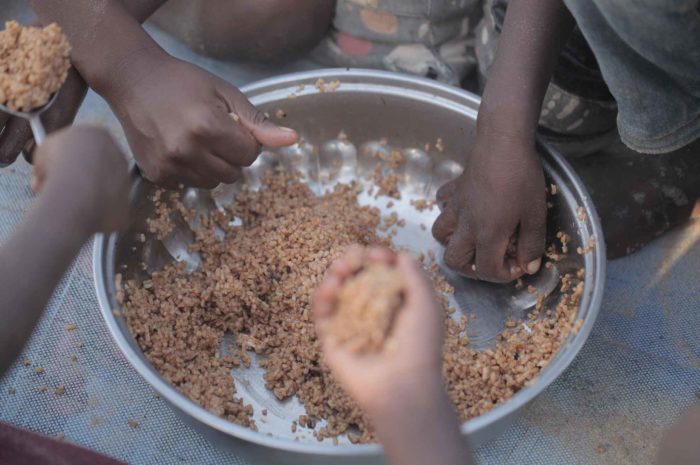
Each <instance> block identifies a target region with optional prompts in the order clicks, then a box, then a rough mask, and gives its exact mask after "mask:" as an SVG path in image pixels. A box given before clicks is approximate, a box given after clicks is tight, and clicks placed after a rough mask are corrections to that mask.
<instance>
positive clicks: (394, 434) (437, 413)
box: [372, 377, 473, 465]
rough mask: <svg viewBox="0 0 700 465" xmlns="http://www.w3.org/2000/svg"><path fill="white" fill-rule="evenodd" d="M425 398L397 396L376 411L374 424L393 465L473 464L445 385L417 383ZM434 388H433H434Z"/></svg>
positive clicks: (424, 381) (373, 419) (426, 382)
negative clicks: (445, 390)
mask: <svg viewBox="0 0 700 465" xmlns="http://www.w3.org/2000/svg"><path fill="white" fill-rule="evenodd" d="M416 382H419V383H420V384H421V385H422V386H421V392H422V394H421V395H418V396H416V395H415V394H411V395H403V394H402V393H401V392H396V393H394V394H395V395H394V396H393V397H392V399H391V401H389V402H385V403H383V404H382V406H381V407H378V408H377V409H373V410H374V411H375V412H376V414H375V415H374V416H372V421H373V424H374V427H375V430H376V434H377V437H378V439H379V441H380V442H381V444H382V446H383V447H384V451H385V454H386V456H387V458H388V459H389V462H391V463H392V464H393V465H425V464H429V463H439V464H441V465H469V464H472V463H473V460H472V458H471V454H470V452H469V448H468V447H467V444H466V441H465V438H464V437H463V436H462V435H461V433H460V429H459V420H458V418H457V415H456V414H455V411H454V408H453V406H452V403H451V402H450V400H449V398H448V397H447V394H446V393H445V392H444V389H443V387H442V385H441V380H440V379H439V377H437V378H436V380H435V384H432V382H431V381H430V380H425V379H421V380H418V379H417V380H416ZM431 384H432V385H431Z"/></svg>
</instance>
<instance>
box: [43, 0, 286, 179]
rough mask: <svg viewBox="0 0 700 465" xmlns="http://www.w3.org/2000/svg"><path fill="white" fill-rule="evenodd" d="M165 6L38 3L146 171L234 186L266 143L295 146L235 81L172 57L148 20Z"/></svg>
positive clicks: (108, 1) (111, 1)
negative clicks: (147, 26)
mask: <svg viewBox="0 0 700 465" xmlns="http://www.w3.org/2000/svg"><path fill="white" fill-rule="evenodd" d="M162 3H163V2H162V0H151V1H146V2H138V1H137V0H128V1H119V0H104V1H102V2H99V4H98V6H96V4H95V3H94V2H85V1H84V0H32V6H33V8H34V9H35V10H36V12H37V13H38V15H39V18H40V20H41V21H42V22H51V21H55V22H57V23H58V24H59V25H60V26H61V27H62V28H63V29H64V31H65V32H66V34H67V36H68V38H69V40H70V41H71V44H72V46H73V52H72V55H71V56H72V61H73V64H74V66H75V67H76V68H77V69H78V71H79V72H80V74H81V76H82V77H83V78H84V79H85V81H86V82H87V84H88V85H89V86H90V87H91V88H93V89H94V90H95V91H96V92H97V93H98V94H100V95H101V96H102V97H104V99H105V100H106V101H107V103H109V105H110V107H111V109H112V110H113V111H114V113H115V114H116V116H117V118H118V119H119V121H120V122H121V124H122V127H123V128H124V132H125V134H126V137H127V140H128V141H129V145H130V147H131V150H132V152H133V153H134V158H135V159H136V161H137V163H138V165H139V168H140V169H141V173H142V174H143V175H144V176H145V177H146V178H147V179H149V180H151V181H153V182H155V183H157V184H159V185H161V186H164V187H170V188H173V187H176V186H178V185H179V184H181V183H182V184H186V185H189V186H193V187H204V188H212V187H215V186H216V185H218V184H219V183H221V182H225V183H231V182H234V181H236V180H237V179H239V178H240V176H241V168H242V167H245V166H249V165H250V164H252V163H253V162H254V161H255V159H256V158H257V155H258V153H259V152H260V146H261V145H265V146H268V147H280V146H285V145H290V144H293V143H294V142H295V141H296V139H297V134H296V132H294V131H293V130H291V129H286V128H281V127H278V126H276V125H275V124H273V123H272V122H271V121H269V119H268V118H267V117H266V116H265V115H264V114H263V113H261V112H260V111H258V110H257V109H256V108H255V107H254V106H253V105H251V103H250V102H249V101H248V99H247V98H246V97H245V96H244V95H243V94H242V93H241V92H240V91H239V90H238V89H236V88H235V87H234V86H232V85H231V84H230V83H228V82H226V81H224V80H223V79H221V78H219V77H217V76H214V75H213V74H211V73H208V72H207V71H205V70H203V69H201V68H199V67H197V66H194V65H192V64H190V63H187V62H184V61H181V60H178V59H176V58H174V57H172V56H170V55H169V54H168V53H166V52H165V50H163V49H162V48H161V47H160V46H158V44H157V43H156V42H155V41H154V40H153V39H152V38H151V37H150V36H149V35H148V33H147V32H146V31H145V30H144V29H143V27H142V26H141V24H140V20H143V19H144V18H146V17H148V16H150V14H151V13H153V11H155V10H156V9H157V8H158V7H159V6H160V5H161V4H162Z"/></svg>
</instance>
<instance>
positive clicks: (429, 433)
mask: <svg viewBox="0 0 700 465" xmlns="http://www.w3.org/2000/svg"><path fill="white" fill-rule="evenodd" d="M364 260H368V261H374V262H376V263H382V264H386V265H391V266H395V267H396V268H397V269H398V270H399V271H400V273H401V274H402V276H403V281H404V283H405V296H404V303H403V308H401V309H399V310H398V311H397V312H396V316H395V320H394V322H393V324H392V326H391V329H390V333H389V334H388V337H387V342H386V343H385V344H384V347H383V349H381V350H380V351H378V352H372V353H357V352H353V351H351V350H349V347H348V346H347V345H343V344H339V343H338V341H336V340H334V339H333V337H332V335H331V334H330V333H329V331H328V327H329V324H330V322H331V321H332V319H333V317H334V312H335V307H336V300H337V296H338V293H339V292H340V289H341V288H342V286H343V285H344V283H345V282H346V280H347V279H348V278H349V277H350V276H351V275H352V272H353V266H352V264H353V263H358V262H362V261H364ZM313 314H314V317H315V319H316V326H317V333H318V337H319V338H320V340H321V344H322V347H323V353H324V357H325V360H326V363H328V365H329V366H330V368H331V370H332V372H333V375H334V376H335V377H336V378H337V379H338V381H339V382H340V384H341V385H342V386H343V387H344V389H346V390H347V392H348V394H349V395H350V396H351V397H352V398H353V399H355V401H356V402H357V403H358V404H359V405H360V407H361V408H362V409H363V411H364V412H365V413H366V414H367V415H368V416H369V418H370V420H371V422H372V424H373V425H374V427H375V429H376V434H377V437H378V439H379V440H380V441H381V442H382V444H383V445H384V447H385V451H386V454H387V456H388V457H389V459H390V461H391V462H392V463H396V464H402V465H410V464H425V463H441V464H446V465H449V464H455V465H457V464H468V463H471V459H470V455H469V451H468V449H467V446H466V443H465V442H464V439H463V438H462V437H461V435H460V432H459V422H458V419H457V416H456V414H455V412H454V409H453V407H452V404H451V402H450V400H449V399H448V397H447V394H446V392H445V390H444V387H443V384H442V343H443V339H444V335H443V331H444V327H443V325H444V322H443V313H442V310H441V309H440V306H439V305H437V302H436V300H435V296H434V293H433V289H432V286H431V284H430V282H429V281H428V279H427V278H426V277H425V276H424V275H423V273H422V272H421V270H420V269H419V268H418V266H417V265H416V263H415V262H414V261H413V260H412V259H411V258H410V257H409V256H408V255H407V254H405V253H401V254H399V255H395V254H394V253H393V252H391V251H389V250H386V249H372V250H369V251H367V250H364V249H361V248H354V249H351V250H350V251H348V253H347V254H346V255H345V256H343V257H342V258H340V259H338V260H336V262H335V263H334V264H333V265H332V266H331V268H330V270H329V275H328V277H327V278H326V279H325V281H324V282H323V283H322V284H321V285H319V287H318V289H317V291H316V293H315V295H314V300H313Z"/></svg>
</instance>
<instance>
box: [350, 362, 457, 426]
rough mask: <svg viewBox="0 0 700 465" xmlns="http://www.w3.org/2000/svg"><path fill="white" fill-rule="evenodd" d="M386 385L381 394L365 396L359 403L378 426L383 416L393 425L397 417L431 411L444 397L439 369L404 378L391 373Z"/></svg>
mask: <svg viewBox="0 0 700 465" xmlns="http://www.w3.org/2000/svg"><path fill="white" fill-rule="evenodd" d="M385 386H386V389H385V390H384V391H383V392H384V394H383V395H378V396H375V397H373V398H372V399H366V400H365V402H363V405H362V407H363V409H364V411H365V412H366V413H367V414H368V415H369V416H370V418H371V419H372V422H373V423H374V424H375V425H376V426H377V428H381V427H382V424H383V423H384V421H385V419H390V423H391V425H390V427H392V428H393V427H395V426H396V425H395V420H396V419H397V418H403V417H405V416H409V417H410V416H412V415H413V412H418V411H420V412H421V414H430V412H432V411H433V407H434V406H435V405H436V403H439V401H440V400H441V399H442V398H443V397H445V396H446V394H445V391H444V386H443V382H442V374H441V373H440V371H439V370H434V371H433V370H431V371H429V372H428V373H422V374H417V373H413V374H410V375H409V376H405V377H400V376H393V377H391V382H390V383H387V384H386V385H385Z"/></svg>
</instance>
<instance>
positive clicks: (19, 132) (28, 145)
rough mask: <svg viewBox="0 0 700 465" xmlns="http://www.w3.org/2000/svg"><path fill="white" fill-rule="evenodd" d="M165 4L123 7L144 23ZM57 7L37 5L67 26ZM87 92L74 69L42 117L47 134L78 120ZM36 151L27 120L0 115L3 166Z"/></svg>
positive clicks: (134, 2)
mask: <svg viewBox="0 0 700 465" xmlns="http://www.w3.org/2000/svg"><path fill="white" fill-rule="evenodd" d="M164 2H165V0H144V1H138V0H122V1H121V4H122V5H123V6H124V8H125V9H126V11H127V12H128V13H129V15H130V16H131V17H132V18H133V19H134V20H136V21H138V22H139V23H142V22H144V21H145V20H146V19H148V18H149V17H150V16H151V14H153V12H155V10H157V9H158V7H159V6H160V5H161V4H162V3H164ZM57 4H58V2H40V4H39V3H37V4H35V5H34V6H35V7H36V8H37V11H39V12H40V13H41V15H42V16H43V17H45V18H55V19H54V20H58V19H61V21H62V22H63V23H64V24H65V21H67V20H68V19H69V18H64V17H63V16H59V15H57V14H56V12H55V11H54V10H58V9H59V8H58V7H57V6H56V5H57ZM44 9H46V11H44ZM70 19H72V18H70ZM41 24H42V23H41V22H38V21H37V23H36V24H35V25H36V26H40V25H41ZM76 43H78V42H76ZM97 51H98V49H96V48H94V47H92V49H91V50H88V52H91V53H95V52H97ZM84 52H85V51H84V50H81V51H80V54H81V55H84ZM86 93H87V84H86V83H85V81H84V80H83V78H82V76H81V75H80V73H78V71H77V70H76V69H75V67H72V68H71V69H70V72H69V74H68V78H67V79H66V82H65V84H64V85H63V87H62V88H61V91H60V93H59V95H58V98H57V99H56V101H55V102H54V104H53V105H52V106H51V108H49V109H48V110H47V111H45V112H44V113H43V114H42V115H41V119H42V122H43V123H44V127H45V128H46V131H47V132H48V133H51V132H54V131H56V130H58V129H62V128H64V127H66V126H69V125H70V124H71V123H72V122H73V120H74V119H75V115H76V114H77V113H78V109H79V108H80V105H81V104H82V102H83V99H84V98H85V94H86ZM33 150H34V138H33V135H32V132H31V129H30V128H29V124H28V123H27V121H25V120H24V119H22V118H18V117H15V116H11V115H8V114H0V166H2V165H9V164H12V163H13V162H14V161H15V159H16V158H17V157H18V156H19V154H20V153H21V152H22V151H24V154H25V157H26V158H27V159H28V160H29V161H31V158H32V152H33Z"/></svg>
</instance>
